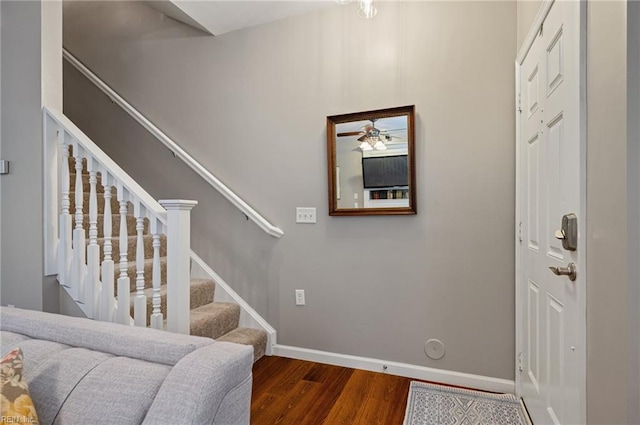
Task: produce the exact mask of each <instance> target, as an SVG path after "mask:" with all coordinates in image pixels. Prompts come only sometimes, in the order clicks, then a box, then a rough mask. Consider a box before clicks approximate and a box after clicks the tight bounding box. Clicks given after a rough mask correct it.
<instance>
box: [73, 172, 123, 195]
mask: <svg viewBox="0 0 640 425" xmlns="http://www.w3.org/2000/svg"><path fill="white" fill-rule="evenodd" d="M97 177H98V178H97V179H96V193H100V194H102V193H104V186H102V178H101V177H100V175H99V174H98V176H97ZM75 187H76V173H75V172H73V173H69V189H70V190H75ZM90 190H91V185H90V184H89V174H84V173H83V174H82V191H83V192H84V193H89V191H90ZM112 192H113V190H112Z"/></svg>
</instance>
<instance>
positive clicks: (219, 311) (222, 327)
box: [190, 302, 240, 339]
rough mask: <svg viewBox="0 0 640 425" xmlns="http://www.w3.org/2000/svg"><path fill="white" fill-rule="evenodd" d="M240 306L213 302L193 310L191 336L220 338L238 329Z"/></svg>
mask: <svg viewBox="0 0 640 425" xmlns="http://www.w3.org/2000/svg"><path fill="white" fill-rule="evenodd" d="M239 321H240V306H239V305H238V304H232V303H220V302H213V303H209V304H206V305H203V306H202V307H198V308H196V309H192V310H191V332H190V333H191V335H197V336H204V337H208V338H213V339H216V338H219V337H221V336H222V335H224V334H226V333H229V332H231V331H232V330H233V329H235V328H237V327H238V322H239Z"/></svg>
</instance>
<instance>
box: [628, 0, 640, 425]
mask: <svg viewBox="0 0 640 425" xmlns="http://www.w3.org/2000/svg"><path fill="white" fill-rule="evenodd" d="M627 31H628V32H627V139H628V152H627V164H628V165H627V188H628V199H629V205H628V214H629V215H628V217H627V219H628V235H629V236H628V244H629V252H628V256H627V259H628V260H627V261H628V267H629V276H628V282H629V287H628V288H629V297H628V300H629V304H628V309H629V398H628V399H629V420H628V422H629V423H640V2H637V1H636V2H634V1H630V2H628V3H627Z"/></svg>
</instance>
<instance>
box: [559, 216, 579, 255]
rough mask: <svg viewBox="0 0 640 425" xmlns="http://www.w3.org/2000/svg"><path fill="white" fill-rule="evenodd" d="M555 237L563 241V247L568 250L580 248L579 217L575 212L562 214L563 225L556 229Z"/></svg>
mask: <svg viewBox="0 0 640 425" xmlns="http://www.w3.org/2000/svg"><path fill="white" fill-rule="evenodd" d="M555 237H556V239H560V240H561V241H562V247H563V248H564V249H566V250H567V251H575V250H576V249H578V217H577V216H576V215H575V214H574V213H569V214H565V215H563V216H562V227H561V228H560V230H556V232H555Z"/></svg>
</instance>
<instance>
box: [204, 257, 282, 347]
mask: <svg viewBox="0 0 640 425" xmlns="http://www.w3.org/2000/svg"><path fill="white" fill-rule="evenodd" d="M191 259H192V260H193V267H192V270H191V277H195V278H198V277H199V278H206V279H212V280H213V281H215V283H216V290H215V292H214V294H215V295H214V296H215V298H214V301H221V302H232V303H235V304H238V305H239V306H240V322H239V324H238V326H240V327H247V328H255V329H262V330H264V331H265V332H266V333H267V348H266V354H267V355H268V356H270V355H272V354H273V351H272V347H273V346H274V345H275V344H276V341H277V340H276V330H275V329H274V328H273V327H272V326H271V325H270V324H269V323H267V321H266V320H265V319H264V318H263V317H262V316H261V315H260V314H258V312H257V311H255V310H254V309H253V308H252V307H251V306H250V305H249V304H248V303H247V302H246V301H245V300H243V299H242V297H240V295H238V293H237V292H235V291H234V290H233V289H232V288H231V287H230V286H229V284H228V283H227V282H225V281H224V279H222V278H221V277H220V275H218V273H216V272H215V271H213V269H212V268H211V267H209V266H208V265H207V263H205V262H204V260H203V259H202V258H200V257H199V256H198V254H196V253H195V252H193V251H191Z"/></svg>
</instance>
